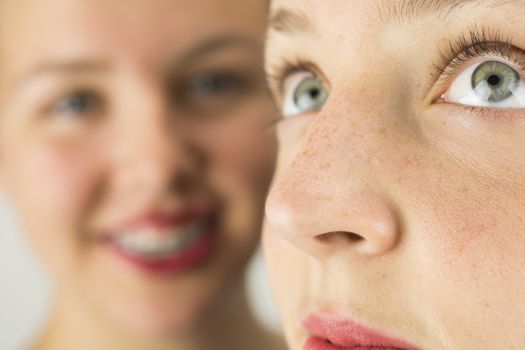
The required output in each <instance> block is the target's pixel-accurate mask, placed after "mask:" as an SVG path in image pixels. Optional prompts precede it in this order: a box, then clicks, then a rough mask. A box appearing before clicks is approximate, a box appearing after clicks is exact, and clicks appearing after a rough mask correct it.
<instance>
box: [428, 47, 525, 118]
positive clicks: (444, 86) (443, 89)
mask: <svg viewBox="0 0 525 350" xmlns="http://www.w3.org/2000/svg"><path fill="white" fill-rule="evenodd" d="M524 55H525V53H524ZM488 61H498V62H501V63H502V64H505V65H507V66H509V67H510V68H512V69H514V70H515V71H516V72H518V74H519V75H520V77H521V78H522V79H524V80H525V69H523V68H522V66H521V64H518V63H517V62H515V61H516V60H509V59H508V58H505V57H501V56H497V55H487V56H481V57H478V58H475V59H472V60H471V61H470V62H465V63H464V65H463V66H458V68H455V70H456V71H455V72H451V73H450V74H449V76H448V77H446V78H448V79H447V80H446V81H445V80H444V78H445V77H441V78H442V79H443V80H442V81H441V83H440V84H439V86H438V92H437V94H436V95H437V96H436V97H434V99H433V101H432V103H445V102H444V101H443V100H442V99H443V95H444V94H446V93H447V92H448V90H449V89H450V86H451V85H452V84H453V83H454V82H455V81H456V79H457V78H458V77H459V76H460V75H461V74H462V73H463V72H465V71H466V70H468V69H469V68H470V67H472V66H475V65H480V64H482V63H484V62H488ZM474 108H476V107H474Z"/></svg>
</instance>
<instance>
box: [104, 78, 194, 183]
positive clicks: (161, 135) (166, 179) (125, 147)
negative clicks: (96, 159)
mask: <svg viewBox="0 0 525 350" xmlns="http://www.w3.org/2000/svg"><path fill="white" fill-rule="evenodd" d="M135 91H136V94H135V95H134V98H132V97H130V96H129V95H128V97H127V100H129V101H130V103H129V104H127V105H126V106H123V107H122V108H120V110H119V113H118V116H117V117H116V120H117V122H116V123H115V129H116V130H115V132H114V135H116V137H115V140H114V141H115V143H116V147H115V152H114V154H113V156H114V160H115V162H114V163H115V174H116V176H115V179H116V182H117V183H118V184H119V186H121V187H125V188H128V189H129V188H131V187H136V188H142V189H146V188H151V189H152V190H153V189H154V190H159V191H160V190H165V189H166V188H165V187H166V186H169V185H170V182H172V181H173V180H174V178H175V177H176V176H178V175H179V174H180V173H183V172H186V171H188V169H189V164H190V159H189V158H190V157H189V156H188V154H187V152H186V150H187V148H186V143H187V141H186V140H185V137H184V133H183V131H182V130H176V128H175V127H174V123H173V116H172V115H171V114H170V110H169V106H168V104H167V103H166V101H165V100H164V97H163V94H162V92H161V91H157V90H156V89H153V88H150V89H144V90H142V91H140V90H139V89H137V88H135Z"/></svg>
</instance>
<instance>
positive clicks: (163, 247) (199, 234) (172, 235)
mask: <svg viewBox="0 0 525 350" xmlns="http://www.w3.org/2000/svg"><path fill="white" fill-rule="evenodd" d="M208 231H209V223H208V222H206V221H204V220H200V221H195V222H192V223H188V224H186V225H185V226H184V227H181V228H173V227H170V228H168V229H167V230H164V232H162V233H160V232H159V230H157V229H155V228H153V227H145V228H140V229H137V230H133V231H127V232H124V233H122V234H119V235H118V236H116V237H115V238H114V239H113V241H112V243H113V244H114V245H115V246H116V247H117V248H118V249H120V250H122V251H123V252H125V253H126V254H129V255H131V256H135V257H138V258H142V259H147V260H162V259H167V258H170V257H174V256H177V255H180V254H182V253H184V252H185V251H186V250H188V249H190V248H191V247H192V246H193V245H195V244H196V243H198V242H199V241H200V240H201V239H202V238H203V237H204V236H205V235H207V234H208V233H209V232H208Z"/></svg>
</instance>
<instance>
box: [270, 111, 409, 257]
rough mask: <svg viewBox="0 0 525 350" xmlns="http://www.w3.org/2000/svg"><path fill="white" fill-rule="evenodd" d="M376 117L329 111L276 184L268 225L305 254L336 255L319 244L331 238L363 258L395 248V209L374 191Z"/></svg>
mask: <svg viewBox="0 0 525 350" xmlns="http://www.w3.org/2000/svg"><path fill="white" fill-rule="evenodd" d="M375 113H379V112H378V111H372V110H369V109H368V108H363V107H362V106H361V107H359V106H356V105H353V106H352V105H350V104H349V103H340V102H339V103H337V106H335V105H334V104H332V106H328V105H327V106H326V108H325V110H324V111H323V114H322V115H319V116H318V117H317V118H316V119H315V120H314V121H313V122H312V125H311V126H310V129H309V131H308V133H307V135H306V137H305V142H304V143H303V145H302V147H301V148H300V150H299V152H298V153H297V154H296V156H295V158H294V159H293V160H292V161H291V162H290V163H289V164H290V165H289V167H288V168H287V169H286V170H285V171H284V172H282V174H281V176H279V177H278V178H277V179H276V180H275V182H274V186H273V188H272V191H271V193H270V195H269V198H268V202H267V216H268V223H269V226H270V227H274V230H275V231H278V232H279V233H280V234H282V235H283V236H284V238H285V239H287V240H289V241H290V242H291V243H292V244H295V245H297V246H298V247H299V248H300V249H302V250H305V251H306V252H307V253H309V254H313V255H317V254H321V253H322V252H324V253H326V252H329V251H332V250H333V249H334V248H335V247H336V246H337V247H339V248H337V249H341V248H340V247H341V246H340V245H335V244H330V242H329V240H326V239H320V238H322V237H327V234H333V233H337V234H339V235H341V234H346V235H347V236H348V237H350V238H352V239H351V240H350V242H352V243H349V244H348V246H347V248H348V247H350V246H351V247H352V249H353V250H355V251H356V252H360V253H363V254H380V253H381V252H385V251H388V250H389V249H390V248H392V247H393V246H394V245H395V242H396V241H397V238H398V235H399V220H398V216H397V213H396V211H395V208H394V203H393V202H392V200H391V199H390V198H389V195H388V192H387V191H386V190H384V189H382V188H381V186H380V184H381V181H380V180H381V179H380V178H381V176H382V175H381V162H382V161H384V158H383V156H384V155H385V154H382V150H383V149H384V147H383V146H384V145H386V141H385V131H384V130H385V128H386V125H384V124H385V123H386V121H385V120H383V118H382V117H381V116H380V115H379V117H378V118H376V119H375V120H373V118H374V114H375ZM379 114H380V113H379ZM354 238H358V239H354Z"/></svg>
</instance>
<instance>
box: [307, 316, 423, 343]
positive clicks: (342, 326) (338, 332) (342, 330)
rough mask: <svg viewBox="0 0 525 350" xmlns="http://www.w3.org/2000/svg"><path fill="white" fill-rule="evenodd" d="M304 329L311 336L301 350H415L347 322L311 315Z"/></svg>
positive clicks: (373, 331) (377, 332)
mask: <svg viewBox="0 0 525 350" xmlns="http://www.w3.org/2000/svg"><path fill="white" fill-rule="evenodd" d="M303 326H304V328H305V329H306V330H307V331H308V332H309V333H310V334H311V336H310V338H309V339H308V341H307V342H306V345H305V347H304V350H348V349H359V350H417V348H416V347H414V346H412V345H410V344H408V343H406V342H404V341H402V340H398V339H394V338H391V337H388V336H385V335H384V334H382V333H381V332H380V331H377V330H372V329H369V328H366V327H364V326H362V325H360V324H358V323H356V322H354V321H350V320H345V319H338V318H335V317H330V316H320V315H315V314H312V315H309V316H308V317H307V318H306V319H305V320H304V322H303Z"/></svg>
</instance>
